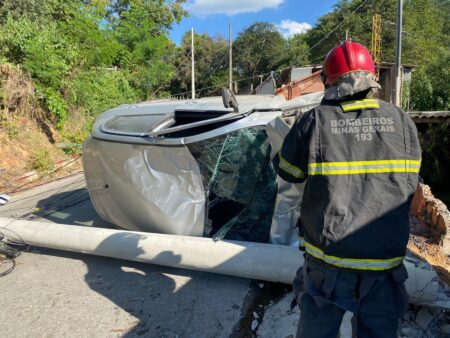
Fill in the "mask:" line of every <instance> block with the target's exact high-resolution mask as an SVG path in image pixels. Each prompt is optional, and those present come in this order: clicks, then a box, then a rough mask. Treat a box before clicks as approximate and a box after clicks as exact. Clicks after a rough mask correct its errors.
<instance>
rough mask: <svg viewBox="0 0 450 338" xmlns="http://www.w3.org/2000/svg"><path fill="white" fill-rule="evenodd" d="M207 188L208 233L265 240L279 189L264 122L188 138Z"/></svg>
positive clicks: (217, 236)
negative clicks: (193, 139) (209, 136)
mask: <svg viewBox="0 0 450 338" xmlns="http://www.w3.org/2000/svg"><path fill="white" fill-rule="evenodd" d="M188 147H189V149H190V151H191V153H192V154H193V156H194V158H195V159H196V160H197V162H198V164H199V167H200V172H201V174H202V177H203V182H204V189H205V192H206V223H207V224H206V225H205V236H209V237H211V236H213V238H214V236H215V237H216V238H217V239H221V238H227V239H237V240H250V241H255V242H267V241H268V239H269V232H270V225H271V222H272V215H273V209H274V199H275V196H276V193H277V183H276V174H275V171H274V169H273V166H272V163H271V160H270V145H269V141H268V139H267V134H266V132H265V130H264V128H263V127H252V128H246V129H241V130H238V131H235V132H232V133H229V134H227V135H223V136H220V137H216V138H212V139H208V140H205V141H202V142H197V143H194V144H190V145H189V146H188Z"/></svg>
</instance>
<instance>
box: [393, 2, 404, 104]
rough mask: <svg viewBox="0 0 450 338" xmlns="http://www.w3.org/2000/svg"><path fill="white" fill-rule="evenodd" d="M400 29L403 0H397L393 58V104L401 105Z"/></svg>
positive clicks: (401, 26) (401, 29) (401, 28)
mask: <svg viewBox="0 0 450 338" xmlns="http://www.w3.org/2000/svg"><path fill="white" fill-rule="evenodd" d="M402 31H403V0H398V2H397V48H396V58H395V84H394V88H393V89H394V93H393V94H394V95H393V96H394V102H393V103H394V104H395V105H397V106H399V107H401V105H402V101H401V91H402V90H401V89H402Z"/></svg>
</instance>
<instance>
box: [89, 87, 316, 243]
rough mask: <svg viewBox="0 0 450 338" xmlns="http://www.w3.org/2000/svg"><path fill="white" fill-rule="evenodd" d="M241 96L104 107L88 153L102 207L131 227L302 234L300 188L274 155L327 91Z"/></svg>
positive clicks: (286, 238)
mask: <svg viewBox="0 0 450 338" xmlns="http://www.w3.org/2000/svg"><path fill="white" fill-rule="evenodd" d="M233 99H234V100H235V102H234V104H232V103H231V102H230V104H228V102H225V101H226V100H225V99H224V97H210V98H202V99H198V100H185V101H176V100H171V101H153V102H143V103H139V104H134V105H122V106H119V107H117V108H114V109H111V110H109V111H107V112H105V113H103V114H102V115H101V116H100V117H99V118H98V119H97V121H96V123H95V125H94V128H93V131H92V135H91V136H90V137H89V138H88V139H87V140H86V142H85V144H84V154H83V163H84V173H85V178H86V183H87V186H88V189H89V193H90V196H91V199H92V202H93V204H94V207H95V209H96V210H97V212H98V214H99V215H100V216H101V217H102V218H103V219H105V220H107V221H109V222H111V223H113V224H115V225H117V226H120V227H122V228H126V229H130V230H139V231H147V232H159V233H167V234H175V235H189V236H209V237H211V236H215V237H216V238H224V237H226V238H233V239H242V240H249V241H257V242H267V241H269V240H271V241H272V242H276V243H279V244H288V242H292V241H295V237H296V236H295V234H294V231H293V226H295V222H296V219H297V217H298V201H299V198H298V194H299V190H301V189H300V188H299V187H297V186H294V185H291V184H287V183H286V182H280V180H279V179H278V180H277V177H276V174H275V172H274V169H273V167H272V163H271V158H272V157H273V154H274V150H278V148H279V147H280V146H281V142H282V139H283V137H284V135H285V134H286V133H287V131H288V130H289V126H288V123H286V122H287V121H288V120H289V119H290V120H291V121H292V120H294V119H295V117H296V116H298V115H299V114H302V113H303V112H304V111H306V110H308V109H310V108H312V107H314V106H316V105H318V104H319V103H320V101H321V99H322V93H312V94H307V95H303V96H299V97H297V98H295V99H292V100H290V101H286V100H285V98H284V97H283V96H274V95H262V96H259V95H248V96H237V97H236V98H234V97H233ZM271 228H272V230H271ZM269 237H270V238H269Z"/></svg>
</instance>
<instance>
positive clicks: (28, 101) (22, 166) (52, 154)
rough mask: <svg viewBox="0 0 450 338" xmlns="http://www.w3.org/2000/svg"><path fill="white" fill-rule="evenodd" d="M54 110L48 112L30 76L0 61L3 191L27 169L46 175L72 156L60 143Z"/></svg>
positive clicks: (0, 186) (0, 185) (0, 174)
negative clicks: (36, 92)
mask: <svg viewBox="0 0 450 338" xmlns="http://www.w3.org/2000/svg"><path fill="white" fill-rule="evenodd" d="M60 139H61V137H60V135H59V133H58V132H57V131H56V129H55V128H54V127H53V124H52V120H51V112H45V111H44V110H43V109H42V108H41V106H40V103H39V100H38V98H37V97H36V94H35V88H34V86H33V83H32V80H31V78H30V77H29V76H28V75H27V74H24V73H23V72H22V71H21V70H20V69H19V68H17V67H16V66H13V65H9V64H0V193H6V192H8V191H10V190H11V188H13V187H14V186H16V184H14V182H13V181H14V179H16V178H18V177H20V176H22V175H23V174H25V173H26V172H29V171H36V172H37V173H38V174H39V175H41V176H42V175H43V174H45V173H47V172H49V171H51V170H52V169H54V165H55V163H60V162H61V161H63V160H65V159H68V158H70V157H71V156H69V155H67V154H66V153H64V152H63V151H62V150H61V149H60V148H59V147H58V146H57V143H58V142H59V141H60Z"/></svg>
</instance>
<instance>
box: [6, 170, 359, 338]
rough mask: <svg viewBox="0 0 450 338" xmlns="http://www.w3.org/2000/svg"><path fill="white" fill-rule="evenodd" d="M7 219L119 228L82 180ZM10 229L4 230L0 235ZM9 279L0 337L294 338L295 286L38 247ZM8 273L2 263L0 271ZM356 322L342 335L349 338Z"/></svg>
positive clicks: (32, 196)
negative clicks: (107, 218) (102, 215)
mask: <svg viewBox="0 0 450 338" xmlns="http://www.w3.org/2000/svg"><path fill="white" fill-rule="evenodd" d="M0 217H9V218H13V219H18V218H20V219H28V220H37V221H44V222H53V223H62V224H73V225H82V226H95V227H113V225H111V224H108V223H107V222H105V221H103V220H102V219H101V218H100V217H99V216H98V215H97V213H96V212H95V209H94V208H93V206H92V203H91V201H90V199H89V194H88V192H87V189H86V185H85V182H84V177H83V175H82V174H80V173H79V174H75V175H73V176H71V177H67V178H64V179H61V180H58V181H54V182H51V183H47V184H44V185H42V186H38V187H35V188H33V189H30V190H27V191H25V192H22V193H18V194H15V195H13V196H12V198H11V201H10V202H9V203H7V204H6V205H4V206H0ZM1 230H2V229H0V232H1ZM22 250H23V252H22V255H21V256H19V257H18V258H17V259H16V266H15V269H14V270H13V272H11V273H10V274H8V275H6V276H5V277H0V294H1V295H2V296H1V302H0V337H2V338H9V337H170V338H172V337H174V338H181V337H193V338H194V337H202V338H209V337H211V338H216V337H219V338H220V337H232V338H239V337H266V338H272V337H274V338H275V337H276V338H278V337H294V336H295V332H296V328H297V322H298V318H299V316H300V313H299V310H298V309H294V310H293V311H291V310H290V307H289V305H290V302H291V300H292V291H291V288H290V286H287V285H282V284H274V283H263V282H260V281H250V280H248V279H243V278H235V277H230V276H222V275H216V274H211V273H202V272H196V271H188V270H183V269H175V268H168V267H161V266H156V265H151V264H144V263H137V262H130V261H123V260H117V259H112V258H105V257H97V256H92V255H85V254H79V253H72V252H66V251H57V250H51V249H46V248H39V247H24V248H22ZM5 268H6V266H4V265H0V273H1V272H2V271H3V270H4V269H5ZM349 332H350V326H349V320H348V319H346V320H345V321H344V323H343V325H342V328H341V337H342V338H345V337H350V336H351V334H350V333H349Z"/></svg>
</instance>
